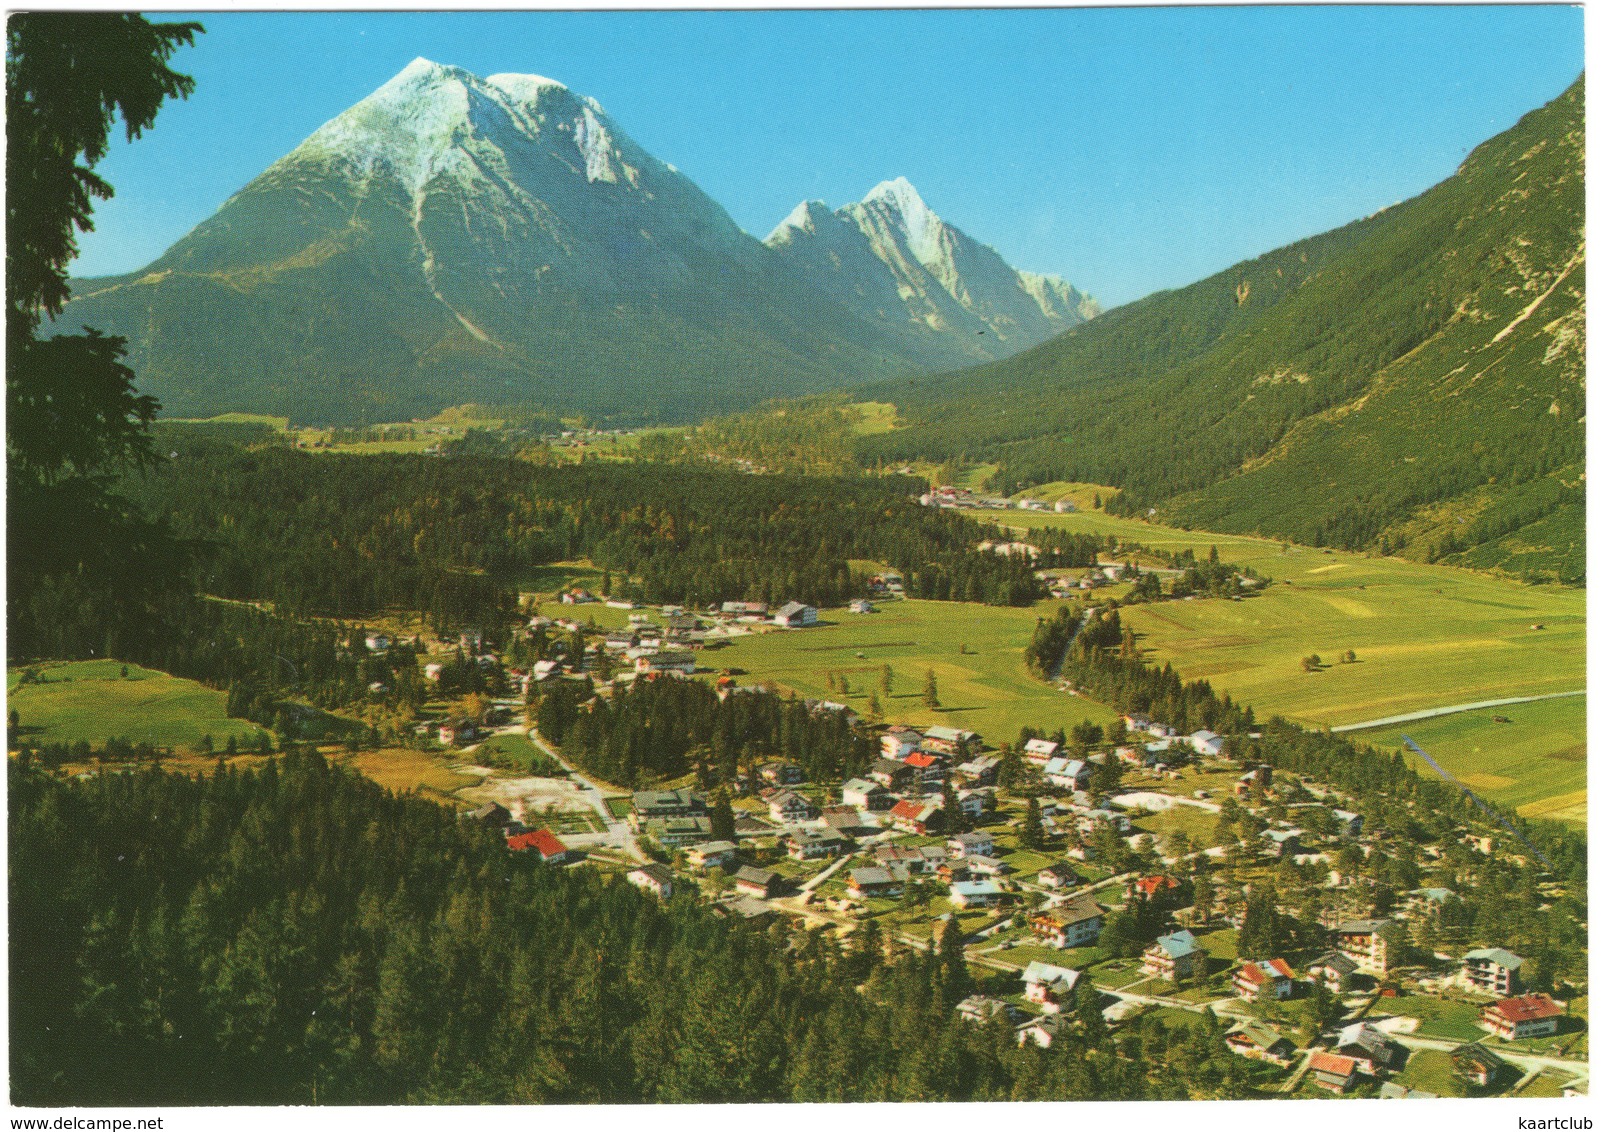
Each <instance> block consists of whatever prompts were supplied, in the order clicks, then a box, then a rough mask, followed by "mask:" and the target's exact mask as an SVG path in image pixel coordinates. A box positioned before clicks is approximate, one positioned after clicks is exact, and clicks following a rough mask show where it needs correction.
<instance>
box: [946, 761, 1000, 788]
mask: <svg viewBox="0 0 1604 1132" xmlns="http://www.w3.org/2000/svg"><path fill="white" fill-rule="evenodd" d="M1001 765H1002V760H1001V759H999V758H998V757H997V756H996V755H980V756H978V757H976V758H972V759H970V760H969V761H968V762H966V763H961V764H959V766H958V768H957V770H956V772H955V773H954V779H955V780H956V781H958V782H960V783H965V784H967V785H970V786H995V785H996V784H997V769H998V767H1000V766H1001Z"/></svg>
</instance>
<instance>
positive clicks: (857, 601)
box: [847, 597, 874, 613]
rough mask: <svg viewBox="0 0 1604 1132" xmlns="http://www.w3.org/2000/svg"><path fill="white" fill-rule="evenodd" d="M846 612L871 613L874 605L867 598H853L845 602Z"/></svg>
mask: <svg viewBox="0 0 1604 1132" xmlns="http://www.w3.org/2000/svg"><path fill="white" fill-rule="evenodd" d="M847 611H848V612H850V613H873V612H874V604H873V603H872V602H870V601H869V599H868V598H862V597H855V598H853V599H852V600H851V601H849V602H847Z"/></svg>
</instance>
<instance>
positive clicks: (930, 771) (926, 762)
mask: <svg viewBox="0 0 1604 1132" xmlns="http://www.w3.org/2000/svg"><path fill="white" fill-rule="evenodd" d="M902 762H903V765H904V766H906V767H908V768H909V769H910V770H911V771H912V772H913V778H912V780H911V781H910V787H911V788H914V789H918V790H919V791H921V792H922V793H925V794H933V793H935V792H937V791H939V790H940V789H941V786H942V783H944V782H946V781H947V760H946V759H944V758H942V757H941V756H940V755H938V754H932V753H931V752H929V751H915V752H914V753H913V754H911V755H909V756H908V757H907V758H905V759H903V760H902Z"/></svg>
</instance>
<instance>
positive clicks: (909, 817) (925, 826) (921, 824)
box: [891, 798, 942, 834]
mask: <svg viewBox="0 0 1604 1132" xmlns="http://www.w3.org/2000/svg"><path fill="white" fill-rule="evenodd" d="M941 819H942V813H941V803H939V802H916V801H913V800H911V799H906V798H905V799H903V800H902V801H900V802H898V803H897V804H896V805H895V806H892V807H891V824H892V825H894V826H896V827H897V828H898V829H900V830H902V831H903V832H904V833H918V834H925V833H929V832H930V831H931V830H932V829H935V828H936V827H937V826H939V825H941V824H942V822H941Z"/></svg>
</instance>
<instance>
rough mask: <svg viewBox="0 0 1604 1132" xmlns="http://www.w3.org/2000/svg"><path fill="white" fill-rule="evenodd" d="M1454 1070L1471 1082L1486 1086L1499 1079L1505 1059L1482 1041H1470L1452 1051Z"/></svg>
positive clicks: (1450, 1056) (1482, 1086)
mask: <svg viewBox="0 0 1604 1132" xmlns="http://www.w3.org/2000/svg"><path fill="white" fill-rule="evenodd" d="M1448 1056H1449V1058H1450V1059H1451V1060H1452V1061H1453V1066H1454V1071H1455V1072H1456V1073H1458V1074H1459V1075H1460V1076H1461V1077H1463V1078H1465V1080H1467V1081H1469V1082H1470V1083H1471V1084H1473V1085H1476V1086H1479V1087H1481V1088H1486V1087H1487V1086H1488V1085H1490V1084H1492V1083H1493V1082H1494V1081H1496V1080H1497V1079H1498V1074H1499V1073H1500V1072H1501V1071H1502V1070H1503V1068H1504V1064H1505V1063H1504V1059H1503V1058H1501V1057H1499V1056H1498V1055H1497V1054H1496V1053H1494V1052H1493V1051H1492V1050H1490V1049H1488V1048H1487V1047H1486V1046H1484V1045H1482V1044H1481V1043H1480V1042H1469V1043H1467V1044H1465V1045H1462V1046H1460V1047H1459V1048H1458V1049H1456V1050H1454V1051H1453V1052H1452V1053H1450V1054H1449V1055H1448Z"/></svg>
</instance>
